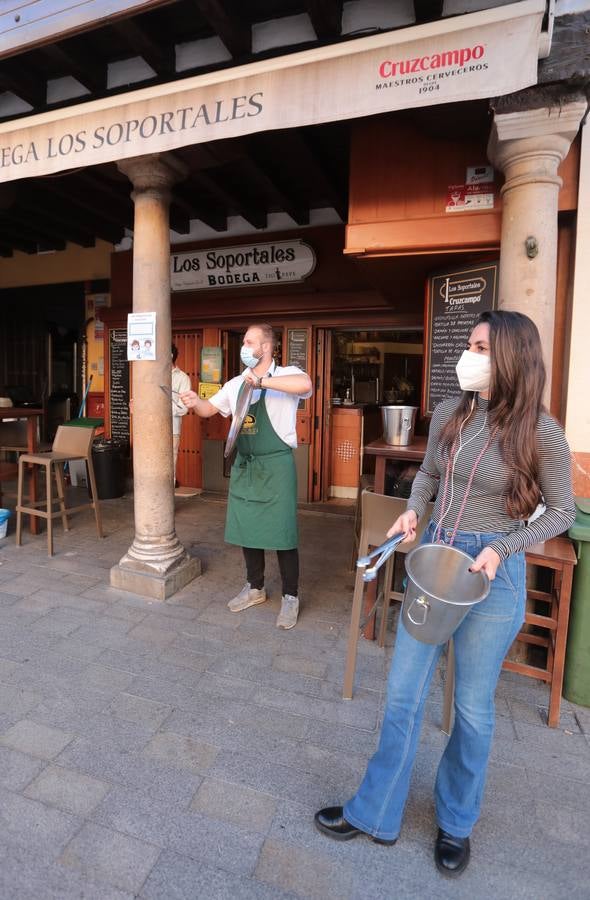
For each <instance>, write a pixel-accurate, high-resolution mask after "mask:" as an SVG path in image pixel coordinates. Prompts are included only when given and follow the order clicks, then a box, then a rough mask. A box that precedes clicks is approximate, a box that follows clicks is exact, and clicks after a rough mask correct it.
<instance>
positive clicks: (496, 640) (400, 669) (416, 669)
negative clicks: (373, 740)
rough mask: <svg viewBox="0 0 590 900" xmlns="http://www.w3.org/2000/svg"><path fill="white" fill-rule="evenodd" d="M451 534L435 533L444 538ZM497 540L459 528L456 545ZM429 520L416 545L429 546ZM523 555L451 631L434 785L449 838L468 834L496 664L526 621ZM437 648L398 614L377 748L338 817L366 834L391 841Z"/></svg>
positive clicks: (490, 728) (482, 775)
mask: <svg viewBox="0 0 590 900" xmlns="http://www.w3.org/2000/svg"><path fill="white" fill-rule="evenodd" d="M450 536H451V532H447V531H443V532H441V539H442V540H443V541H444V542H445V543H449V540H450ZM497 537H498V535H497V534H491V533H484V532H480V533H474V532H465V531H459V532H457V535H456V538H455V542H454V546H455V547H457V549H459V550H463V551H465V553H468V554H469V555H470V556H472V557H476V556H477V555H478V554H479V553H480V552H481V550H483V548H484V547H486V546H487V545H488V544H490V543H491V542H492V541H493V540H495V539H496V538H497ZM433 540H434V526H433V524H432V523H431V524H430V525H429V526H428V528H427V529H426V531H425V532H424V536H423V538H422V543H432V541H433ZM525 578H526V573H525V558H524V553H517V554H514V555H513V556H511V557H509V558H508V559H507V560H505V561H503V562H501V563H500V565H499V566H498V570H497V573H496V577H495V579H494V580H493V581H492V582H491V588H490V592H489V594H488V596H487V597H486V599H485V600H483V601H482V602H481V603H478V604H477V605H476V606H475V607H474V608H473V609H471V610H470V611H469V613H468V614H467V616H466V617H465V618H464V619H463V621H462V623H461V624H460V626H459V628H458V629H457V630H456V631H455V634H454V636H453V640H454V644H455V722H454V726H453V730H452V733H451V736H450V738H449V740H448V743H447V745H446V748H445V750H444V753H443V755H442V759H441V761H440V764H439V767H438V772H437V776H436V785H435V806H436V818H437V821H438V825H439V827H440V828H442V829H444V831H447V832H449V833H450V834H452V835H454V836H455V837H468V836H469V835H470V834H471V830H472V828H473V826H474V825H475V823H476V821H477V819H478V817H479V812H480V808H481V802H482V796H483V792H484V787H485V780H486V771H487V765H488V759H489V755H490V750H491V745H492V738H493V734H494V720H495V707H494V694H495V691H496V685H497V682H498V677H499V675H500V669H501V667H502V661H503V659H504V657H505V655H506V653H507V651H508V649H509V647H510V645H511V643H512V641H513V640H514V638H515V637H516V635H517V634H518V631H519V630H520V627H521V625H522V623H523V621H524V611H525V597H526V581H525ZM442 649H443V645H442V644H441V645H431V644H423V643H421V642H420V641H417V640H416V639H415V638H413V637H412V636H411V635H410V634H409V633H408V632H407V631H406V629H405V628H404V625H403V622H402V619H401V617H400V619H399V624H398V628H397V636H396V641H395V648H394V653H393V660H392V663H391V668H390V672H389V678H388V684H387V700H386V706H385V713H384V719H383V725H382V728H381V736H380V739H379V746H378V748H377V752H376V753H375V754H374V756H373V757H372V758H371V760H370V762H369V765H368V767H367V771H366V773H365V777H364V779H363V781H362V783H361V786H360V788H359V789H358V791H357V793H356V794H355V796H354V797H353V798H352V799H351V800H349V802H348V803H347V804H346V805H345V807H344V816H345V818H346V819H347V821H348V822H350V823H351V824H352V825H354V826H356V827H357V828H360V829H361V830H362V831H365V832H366V833H367V834H371V835H374V836H375V837H379V838H383V839H385V840H393V839H394V838H397V836H398V835H399V832H400V828H401V823H402V817H403V812H404V808H405V805H406V800H407V796H408V789H409V785H410V777H411V774H412V768H413V765H414V759H415V756H416V750H417V747H418V739H419V736H420V728H421V725H422V718H423V715H424V704H425V701H426V697H427V695H428V690H429V688H430V683H431V681H432V676H433V674H434V671H435V669H436V664H437V662H438V659H439V656H440V654H441V651H442Z"/></svg>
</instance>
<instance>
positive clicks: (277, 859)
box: [255, 840, 353, 900]
mask: <svg viewBox="0 0 590 900" xmlns="http://www.w3.org/2000/svg"><path fill="white" fill-rule="evenodd" d="M255 874H256V878H258V879H259V880H260V881H263V882H266V883H267V884H271V885H274V886H276V887H278V888H280V889H281V890H285V891H293V892H294V893H295V894H297V896H299V897H306V898H310V900H325V898H326V897H339V898H342V900H346V898H351V897H352V893H351V883H352V876H353V871H352V867H344V866H341V865H334V863H333V862H332V861H331V860H330V859H329V858H327V857H324V856H321V855H320V854H316V853H310V852H309V851H307V850H303V849H301V848H299V847H293V846H290V845H288V844H283V843H280V842H279V841H274V840H267V841H266V842H265V844H264V847H263V848H262V851H261V854H260V859H259V861H258V865H257V866H256V873H255Z"/></svg>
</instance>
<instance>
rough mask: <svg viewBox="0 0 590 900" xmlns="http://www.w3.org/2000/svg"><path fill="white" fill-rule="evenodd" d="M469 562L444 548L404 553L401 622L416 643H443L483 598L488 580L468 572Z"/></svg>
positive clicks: (468, 558) (425, 546) (470, 559)
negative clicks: (404, 577) (404, 587)
mask: <svg viewBox="0 0 590 900" xmlns="http://www.w3.org/2000/svg"><path fill="white" fill-rule="evenodd" d="M473 562H474V560H473V557H471V556H469V554H467V553H464V552H463V551H462V550H457V549H456V548H455V547H450V546H449V545H448V544H421V545H420V546H419V547H416V548H415V549H414V550H411V551H410V552H409V553H408V555H407V557H406V572H407V575H408V583H407V587H406V593H405V596H404V602H403V605H402V620H403V623H404V626H405V628H406V631H408V632H409V633H410V634H411V635H412V636H413V637H415V638H416V640H418V641H422V643H424V644H444V643H446V642H447V641H448V640H449V638H450V637H451V636H452V635H453V633H454V632H455V631H456V630H457V628H458V627H459V625H460V624H461V622H462V621H463V619H464V618H465V616H466V615H467V613H468V612H469V610H470V609H471V608H472V607H473V606H475V604H476V603H480V602H481V601H482V600H484V599H485V598H486V597H487V595H488V593H489V590H490V581H489V578H488V576H487V575H486V574H485V573H484V572H470V571H469V567H470V566H471V565H472V564H473Z"/></svg>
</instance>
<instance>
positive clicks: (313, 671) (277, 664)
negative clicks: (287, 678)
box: [272, 653, 328, 678]
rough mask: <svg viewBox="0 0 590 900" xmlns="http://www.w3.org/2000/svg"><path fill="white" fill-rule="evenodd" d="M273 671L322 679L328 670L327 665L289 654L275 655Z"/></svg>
mask: <svg viewBox="0 0 590 900" xmlns="http://www.w3.org/2000/svg"><path fill="white" fill-rule="evenodd" d="M272 667H273V669H276V670H277V671H278V672H289V673H290V674H296V675H311V676H313V677H314V678H324V677H325V676H326V671H327V668H328V665H327V663H325V662H321V661H318V660H315V659H309V657H305V656H294V655H293V654H291V653H277V655H276V656H275V657H274V659H273V661H272Z"/></svg>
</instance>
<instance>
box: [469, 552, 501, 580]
mask: <svg viewBox="0 0 590 900" xmlns="http://www.w3.org/2000/svg"><path fill="white" fill-rule="evenodd" d="M501 562H502V560H501V559H500V557H499V556H498V554H497V553H496V551H495V550H492V548H491V547H484V549H483V550H482V551H481V553H480V554H479V556H477V557H476V560H475V562H474V563H473V565H472V566H470V568H469V571H470V572H485V573H486V575H487V576H488V578H489V579H490V581H493V580H494V578H495V577H496V571H497V569H498V566H499V565H500V563H501Z"/></svg>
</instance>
